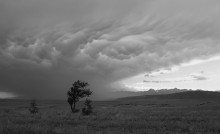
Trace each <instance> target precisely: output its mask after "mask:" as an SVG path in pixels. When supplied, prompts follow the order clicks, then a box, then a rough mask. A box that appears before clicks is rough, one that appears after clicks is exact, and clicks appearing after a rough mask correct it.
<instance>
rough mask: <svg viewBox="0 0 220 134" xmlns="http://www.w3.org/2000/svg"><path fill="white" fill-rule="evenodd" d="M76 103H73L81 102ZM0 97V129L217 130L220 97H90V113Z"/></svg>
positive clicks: (21, 133)
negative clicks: (33, 106) (34, 109)
mask: <svg viewBox="0 0 220 134" xmlns="http://www.w3.org/2000/svg"><path fill="white" fill-rule="evenodd" d="M80 103H81V104H77V107H78V108H81V107H82V102H80ZM37 104H38V107H39V113H38V114H36V115H32V114H30V113H29V111H28V107H29V105H30V101H29V100H0V134H92V133H94V134H189V133H191V134H219V133H220V102H219V101H217V100H212V99H210V100H207V99H206V100H202V99H167V98H162V99H159V98H153V97H149V98H147V97H145V98H140V99H137V98H136V99H134V98H133V99H132V98H125V99H119V100H116V101H96V102H93V107H94V112H93V113H92V114H91V115H89V116H83V115H81V113H80V112H79V113H74V114H73V113H71V111H70V108H69V105H68V103H67V102H66V101H37Z"/></svg>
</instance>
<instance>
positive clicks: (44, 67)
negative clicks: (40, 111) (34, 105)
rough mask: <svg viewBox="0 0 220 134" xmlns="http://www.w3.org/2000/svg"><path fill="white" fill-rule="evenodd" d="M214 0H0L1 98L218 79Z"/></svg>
mask: <svg viewBox="0 0 220 134" xmlns="http://www.w3.org/2000/svg"><path fill="white" fill-rule="evenodd" d="M219 7H220V1H219V0H0V97H2V98H3V97H5V96H9V97H10V96H13V94H14V95H19V96H26V97H27V96H28V97H35V98H44V99H45V98H49V99H56V98H59V99H60V98H65V97H66V91H67V90H68V89H69V87H70V86H71V84H72V83H73V82H74V81H75V80H78V79H80V80H84V81H87V82H89V83H90V87H91V89H92V90H93V92H94V95H93V97H94V98H96V99H100V98H111V97H113V96H111V95H112V94H111V95H110V93H109V92H112V91H117V90H132V91H140V90H141V91H142V90H147V89H149V88H158V89H159V88H172V87H177V88H192V89H197V88H200V89H204V90H218V88H219V86H220V84H219V83H220V80H219V78H220V77H219V76H220V70H219V69H220V68H219V67H220V58H219V57H220V44H219V43H220V8H219Z"/></svg>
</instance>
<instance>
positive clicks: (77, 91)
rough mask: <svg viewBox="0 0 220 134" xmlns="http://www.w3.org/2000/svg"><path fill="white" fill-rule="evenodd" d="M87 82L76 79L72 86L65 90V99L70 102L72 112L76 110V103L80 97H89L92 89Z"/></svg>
mask: <svg viewBox="0 0 220 134" xmlns="http://www.w3.org/2000/svg"><path fill="white" fill-rule="evenodd" d="M88 86H89V84H88V83H87V82H84V81H80V80H77V81H75V82H74V83H73V85H72V87H70V89H69V90H68V91H67V97H68V99H67V101H68V103H69V104H70V108H71V110H72V112H73V113H74V112H77V110H76V103H77V102H78V101H79V99H80V98H84V97H89V96H90V95H91V94H92V91H90V89H89V87H88Z"/></svg>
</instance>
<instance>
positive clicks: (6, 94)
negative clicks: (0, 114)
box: [0, 92, 16, 99]
mask: <svg viewBox="0 0 220 134" xmlns="http://www.w3.org/2000/svg"><path fill="white" fill-rule="evenodd" d="M14 97H16V95H15V94H13V93H9V92H0V99H8V98H14Z"/></svg>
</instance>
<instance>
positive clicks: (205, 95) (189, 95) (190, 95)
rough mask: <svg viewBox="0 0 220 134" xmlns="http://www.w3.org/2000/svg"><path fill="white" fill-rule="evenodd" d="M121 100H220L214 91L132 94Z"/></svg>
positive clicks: (219, 94)
mask: <svg viewBox="0 0 220 134" xmlns="http://www.w3.org/2000/svg"><path fill="white" fill-rule="evenodd" d="M121 99H122V100H124V99H128V100H139V99H141V100H142V99H198V100H219V101H220V92H214V91H200V90H197V91H186V92H179V93H173V94H165V95H142V96H133V97H125V98H121Z"/></svg>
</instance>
